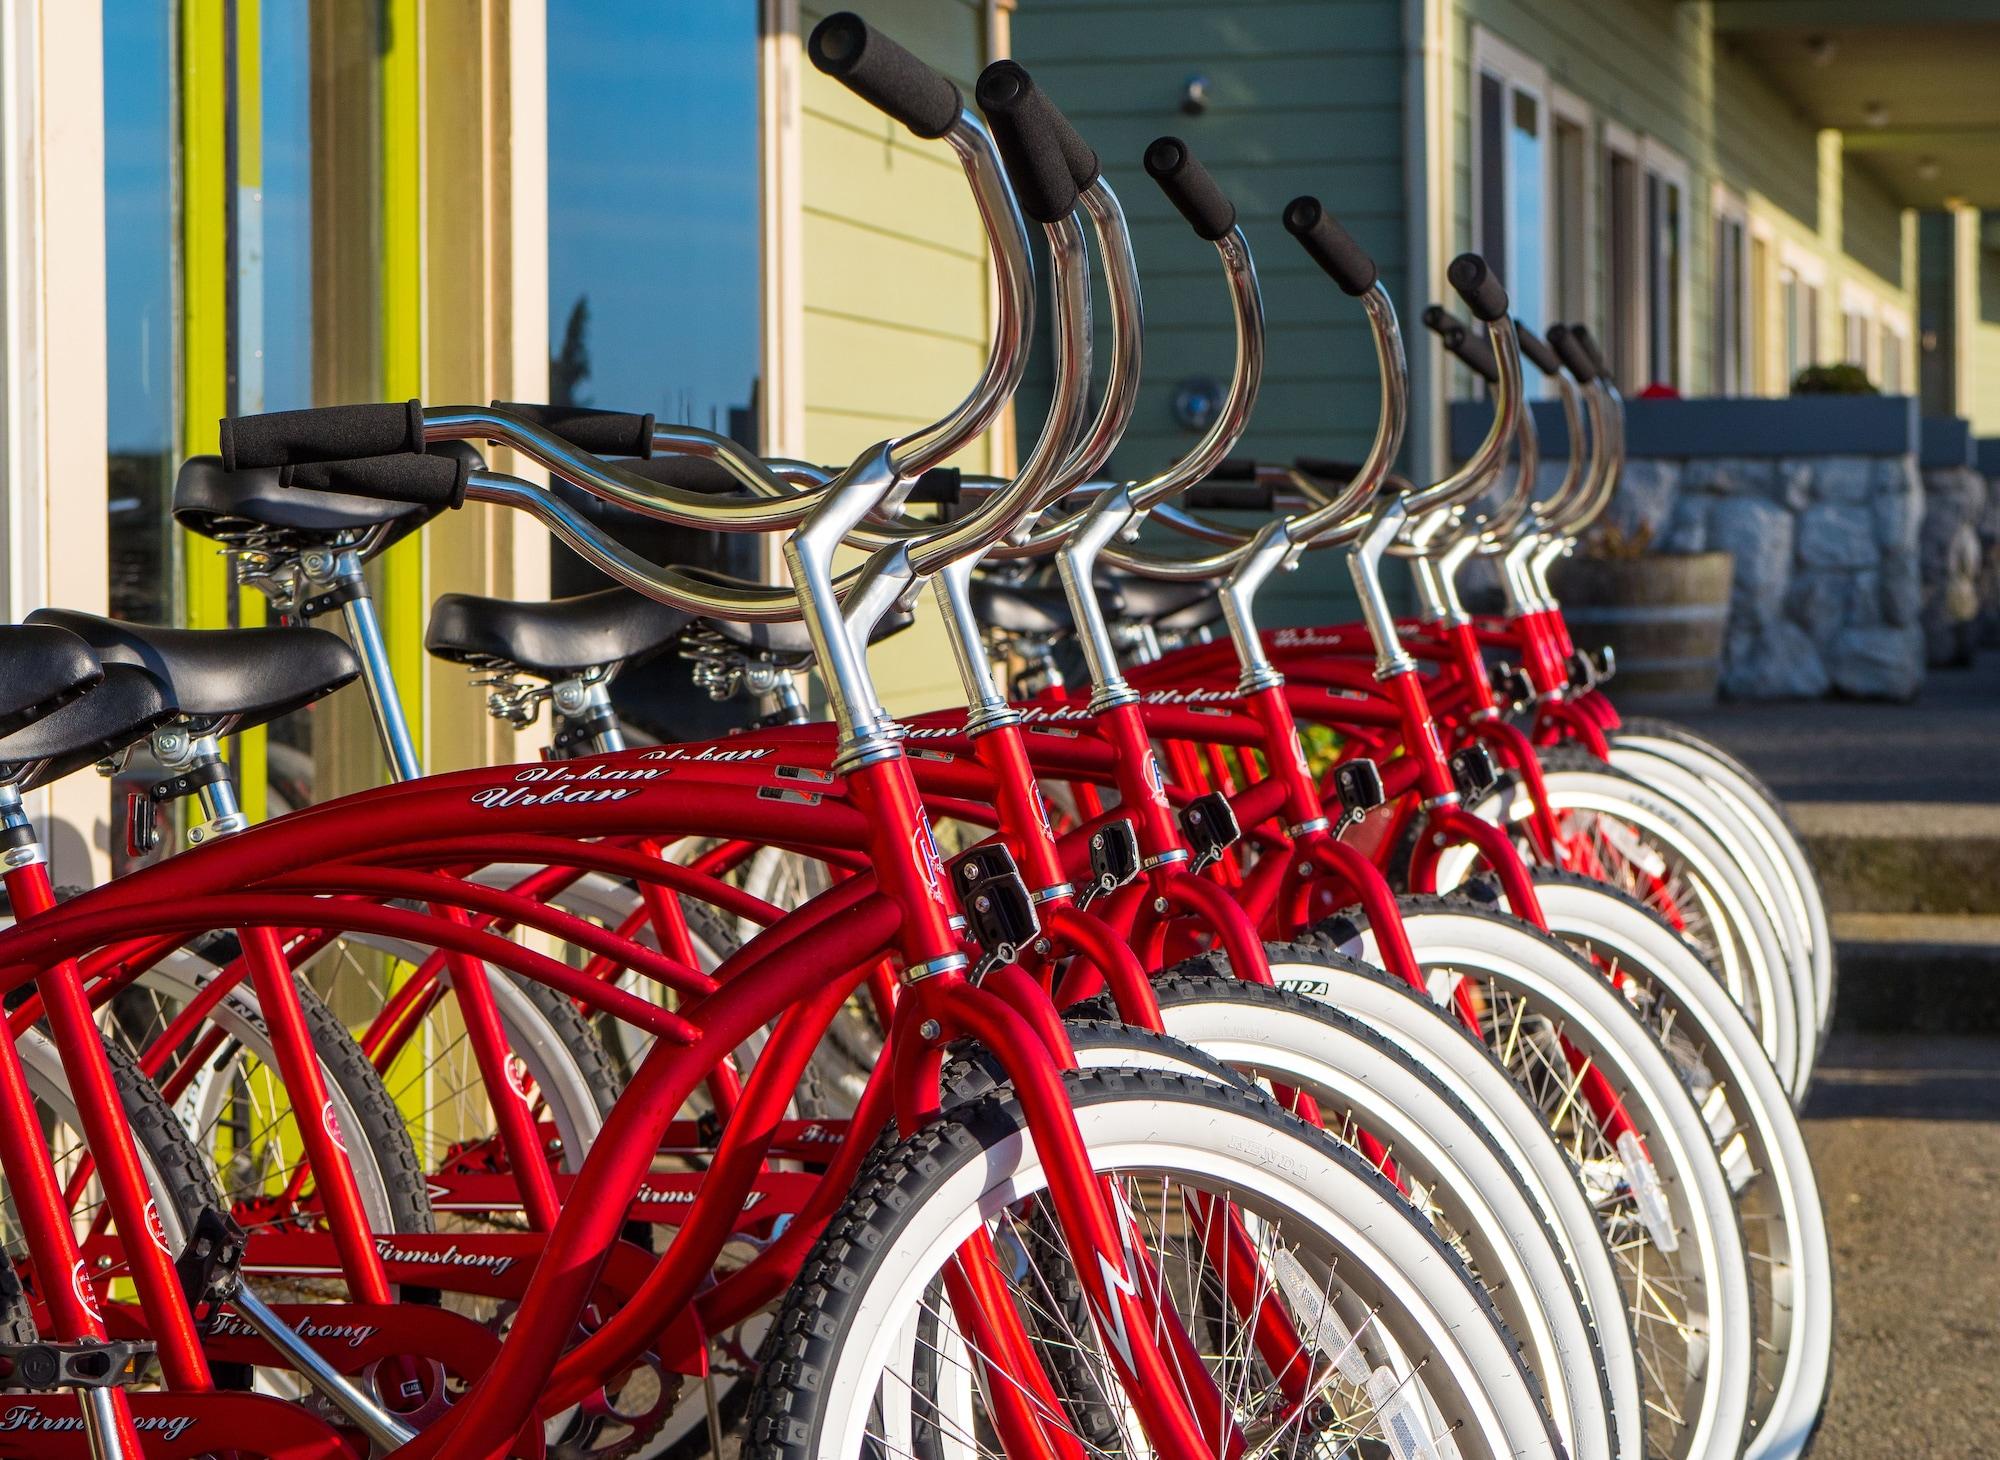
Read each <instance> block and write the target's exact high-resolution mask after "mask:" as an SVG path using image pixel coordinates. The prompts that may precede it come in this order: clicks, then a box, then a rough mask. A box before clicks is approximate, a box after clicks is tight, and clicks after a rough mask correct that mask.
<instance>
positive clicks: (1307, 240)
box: [1285, 197, 1377, 299]
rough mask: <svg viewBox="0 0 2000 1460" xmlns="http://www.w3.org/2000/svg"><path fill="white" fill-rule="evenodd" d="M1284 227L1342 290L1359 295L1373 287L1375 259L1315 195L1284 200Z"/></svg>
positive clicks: (1358, 296)
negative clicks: (1285, 202) (1289, 200)
mask: <svg viewBox="0 0 2000 1460" xmlns="http://www.w3.org/2000/svg"><path fill="white" fill-rule="evenodd" d="M1285 231H1286V232H1287V233H1289V234H1291V235H1292V237H1294V238H1296V239H1297V240H1298V241H1299V243H1300V245H1301V246H1302V247H1304V249H1305V251H1306V252H1307V253H1309V254H1311V255H1312V259H1313V262H1314V263H1316V264H1318V265H1319V266H1320V267H1321V268H1322V269H1324V270H1325V271H1326V275H1327V277H1328V278H1329V279H1332V280H1333V282H1334V283H1336V284H1338V285H1339V286H1340V290H1341V292H1342V293H1343V294H1346V295H1348V296H1350V297H1351V298H1355V299H1359V298H1360V297H1361V296H1362V295H1363V294H1366V293H1367V292H1368V291H1369V290H1370V289H1373V288H1374V287H1375V279H1376V277H1377V275H1376V268H1375V260H1374V259H1372V258H1370V257H1369V255H1368V251H1367V250H1366V249H1364V248H1362V246H1361V245H1360V244H1358V243H1356V242H1355V241H1354V238H1353V235H1351V234H1350V233H1348V231H1347V230H1346V229H1345V228H1343V227H1341V226H1340V223H1339V221H1338V220H1337V219H1336V218H1335V217H1334V216H1333V214H1331V213H1329V212H1327V211H1326V209H1325V208H1323V207H1321V206H1320V201H1319V199H1318V198H1313V197H1299V198H1294V199H1292V201H1291V202H1290V203H1288V204H1286V205H1285Z"/></svg>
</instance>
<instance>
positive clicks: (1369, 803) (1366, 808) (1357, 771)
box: [1333, 755, 1389, 821]
mask: <svg viewBox="0 0 2000 1460" xmlns="http://www.w3.org/2000/svg"><path fill="white" fill-rule="evenodd" d="M1333 789H1334V794H1336V795H1337V796H1339V797H1340V806H1341V809H1342V810H1343V811H1344V812H1346V813H1347V818H1348V819H1350V820H1354V821H1359V820H1360V819H1361V818H1362V817H1364V816H1366V815H1367V814H1368V813H1369V812H1371V811H1373V810H1374V809H1375V808H1376V807H1377V806H1380V805H1381V804H1382V803H1383V802H1384V801H1386V800H1388V799H1389V793H1388V791H1387V789H1386V788H1385V787H1384V786H1383V785H1382V767H1380V766H1379V765H1377V764H1375V762H1374V761H1373V760H1371V759H1370V758H1369V757H1367V756H1365V755H1364V756H1362V757H1360V758H1359V759H1358V760H1348V761H1342V762H1341V763H1340V764H1339V765H1337V766H1335V767H1334V768H1333Z"/></svg>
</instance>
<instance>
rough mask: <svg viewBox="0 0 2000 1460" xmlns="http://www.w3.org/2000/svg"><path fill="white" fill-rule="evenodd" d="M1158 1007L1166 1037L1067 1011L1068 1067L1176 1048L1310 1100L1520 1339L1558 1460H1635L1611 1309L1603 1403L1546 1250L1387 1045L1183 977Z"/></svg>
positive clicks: (1634, 1433) (1490, 1165)
mask: <svg viewBox="0 0 2000 1460" xmlns="http://www.w3.org/2000/svg"><path fill="white" fill-rule="evenodd" d="M1158 994H1159V1000H1160V1012H1161V1016H1162V1019H1163V1022H1164V1025H1165V1029H1166V1033H1167V1034H1168V1035H1169V1036H1171V1037H1170V1038H1167V1039H1162V1038H1161V1037H1160V1036H1159V1035H1155V1034H1149V1033H1147V1032H1145V1031H1143V1030H1136V1029H1129V1028H1127V1027H1126V1026H1124V1025H1121V1024H1116V1023H1107V1022H1098V1021H1099V1019H1100V1018H1103V1017H1108V1018H1114V1019H1115V1017H1116V1016H1115V1011H1114V1010H1112V1009H1111V1008H1110V1007H1109V1001H1108V1000H1093V1001H1091V1003H1090V1004H1089V1005H1086V1006H1083V1007H1082V1008H1079V1009H1077V1010H1073V1011H1071V1014H1072V1016H1073V1017H1072V1019H1071V1023H1070V1044H1071V1047H1072V1048H1074V1049H1075V1051H1076V1056H1077V1063H1078V1065H1079V1067H1081V1068H1084V1069H1091V1068H1096V1067H1098V1066H1100V1065H1107V1064H1109V1065H1113V1066H1117V1067H1121V1068H1130V1067H1132V1066H1133V1065H1134V1064H1137V1065H1141V1066H1143V1067H1147V1068H1158V1067H1162V1065H1161V1064H1160V1063H1159V1062H1161V1061H1164V1060H1167V1059H1171V1058H1173V1057H1174V1056H1175V1055H1176V1053H1177V1052H1178V1051H1179V1049H1180V1047H1181V1045H1182V1044H1183V1043H1185V1044H1186V1045H1188V1046H1192V1047H1193V1048H1194V1049H1195V1050H1198V1051H1199V1052H1200V1053H1201V1054H1203V1055H1207V1056H1209V1057H1211V1059H1213V1060H1216V1061H1220V1062H1221V1065H1222V1066H1223V1067H1226V1068H1228V1069H1230V1070H1232V1071H1234V1072H1235V1073H1236V1074H1237V1075H1239V1076H1241V1077H1243V1078H1246V1079H1249V1080H1251V1081H1253V1082H1254V1083H1256V1084H1257V1085H1258V1086H1259V1087H1260V1088H1263V1089H1264V1090H1265V1091H1266V1093H1269V1094H1272V1095H1274V1097H1275V1098H1277V1099H1278V1101H1279V1103H1280V1104H1281V1105H1282V1104H1287V1103H1288V1102H1287V1096H1286V1095H1285V1094H1283V1093H1280V1092H1291V1095H1290V1100H1291V1101H1292V1102H1296V1100H1297V1097H1298V1096H1299V1095H1304V1096H1307V1097H1310V1099H1311V1100H1312V1101H1313V1102H1314V1105H1315V1107H1316V1110H1317V1114H1318V1118H1319V1124H1320V1126H1321V1129H1323V1130H1325V1131H1326V1133H1327V1134H1329V1135H1331V1136H1333V1137H1334V1138H1335V1139H1337V1140H1339V1141H1340V1142H1341V1143H1342V1144H1343V1145H1346V1146H1349V1147H1352V1148H1355V1149H1356V1150H1359V1151H1360V1152H1361V1154H1362V1155H1363V1156H1364V1157H1366V1156H1368V1155H1369V1152H1368V1151H1367V1150H1366V1149H1363V1148H1362V1146H1361V1144H1360V1142H1361V1140H1362V1138H1363V1136H1364V1134H1365V1135H1366V1137H1368V1138H1370V1139H1372V1141H1373V1142H1374V1143H1375V1148H1376V1150H1377V1151H1378V1152H1380V1153H1382V1154H1381V1155H1380V1157H1379V1159H1378V1160H1377V1161H1376V1164H1377V1166H1378V1169H1383V1170H1384V1174H1385V1175H1388V1176H1390V1177H1391V1179H1392V1180H1393V1181H1394V1182H1395V1184H1396V1186H1397V1187H1398V1189H1399V1190H1401V1191H1402V1192H1403V1193H1404V1195H1405V1197H1406V1198H1407V1199H1408V1200H1409V1202H1410V1205H1411V1206H1412V1208H1413V1209H1415V1210H1416V1211H1417V1212H1418V1214H1419V1215H1421V1216H1422V1217H1423V1219H1424V1220H1425V1221H1426V1222H1428V1223H1429V1224H1430V1225H1431V1227H1432V1228H1433V1229H1434V1230H1435V1231H1437V1232H1438V1234H1439V1235H1440V1236H1442V1237H1443V1238H1444V1239H1445V1241H1446V1242H1447V1243H1449V1244H1450V1246H1451V1247H1452V1249H1453V1251H1455V1252H1456V1253H1457V1254H1458V1255H1459V1256H1460V1257H1461V1258H1462V1259H1464V1261H1465V1262H1466V1265H1467V1267H1468V1268H1469V1269H1470V1270H1471V1271H1472V1273H1473V1274H1474V1276H1475V1277H1476V1278H1477V1279H1478V1281H1479V1284H1480V1286H1481V1287H1483V1288H1484V1289H1485V1290H1486V1293H1487V1296H1488V1298H1489V1299H1490V1300H1491V1301H1492V1303H1493V1306H1494V1308H1495V1310H1496V1311H1497V1312H1498V1313H1499V1314H1500V1317H1501V1320H1502V1321H1503V1322H1505V1323H1506V1325H1507V1327H1508V1330H1509V1331H1510V1332H1512V1333H1513V1334H1515V1335H1516V1336H1517V1337H1519V1338H1520V1339H1521V1341H1522V1343H1523V1345H1524V1347H1525V1350H1526V1355H1527V1359H1528V1365H1529V1368H1530V1369H1531V1370H1532V1371H1533V1373H1534V1374H1535V1377H1536V1378H1537V1379H1539V1380H1540V1381H1541V1385H1542V1390H1543V1393H1544V1394H1545V1395H1546V1396H1547V1398H1548V1402H1549V1407H1550V1410H1551V1412H1552V1413H1553V1414H1554V1415H1555V1418H1556V1427H1557V1429H1558V1430H1559V1431H1560V1432H1561V1434H1562V1437H1563V1440H1564V1442H1565V1444H1566V1445H1567V1447H1568V1450H1569V1453H1570V1455H1571V1456H1572V1457H1573V1460H1582V1457H1585V1456H1592V1455H1604V1456H1610V1455H1619V1454H1631V1453H1636V1452H1637V1448H1638V1440H1639V1414H1640V1406H1641V1394H1640V1389H1639V1384H1638V1369H1637V1365H1636V1362H1634V1361H1633V1356H1632V1353H1631V1333H1630V1330H1629V1328H1628V1327H1627V1326H1626V1324H1625V1323H1624V1322H1623V1317H1622V1311H1623V1310H1622V1304H1621V1305H1620V1306H1618V1307H1614V1308H1613V1309H1612V1314H1613V1318H1614V1320H1615V1321H1614V1322H1613V1323H1612V1324H1611V1325H1610V1327H1609V1330H1608V1336H1609V1339H1610V1341H1611V1343H1612V1344H1613V1345H1614V1346H1615V1345H1620V1344H1622V1347H1623V1349H1624V1352H1623V1354H1622V1356H1621V1360H1620V1363H1619V1365H1618V1367H1619V1371H1620V1372H1621V1374H1622V1375H1624V1376H1625V1378H1626V1380H1627V1385H1626V1388H1625V1389H1624V1390H1623V1391H1622V1392H1620V1393H1618V1394H1617V1395H1615V1396H1614V1392H1613V1389H1612V1386H1611V1379H1610V1365H1609V1363H1608V1362H1607V1360H1606V1358H1605V1354H1604V1347H1605V1345H1604V1343H1603V1342H1601V1341H1600V1335H1599V1330H1598V1326H1597V1324H1596V1322H1595V1321H1594V1319H1593V1317H1592V1315H1591V1312H1590V1310H1589V1308H1588V1305H1587V1304H1586V1302H1585V1300H1584V1297H1583V1294H1582V1290H1581V1287H1580V1285H1579V1283H1578V1281H1577V1278H1576V1275H1575V1273H1574V1271H1573V1270H1572V1269H1571V1267H1570V1264H1569V1260H1568V1257H1567V1256H1566V1255H1565V1253H1564V1251H1563V1248H1562V1244H1561V1242H1560V1240H1559V1239H1558V1238H1557V1236H1556V1234H1555V1232H1554V1230H1553V1229H1552V1228H1551V1226H1550V1225H1549V1222H1548V1219H1547V1217H1546V1216H1545V1215H1544V1214H1543V1212H1542V1211H1541V1209H1540V1208H1539V1207H1538V1206H1537V1205H1536V1203H1535V1200H1534V1197H1533V1194H1532V1192H1531V1191H1530V1190H1529V1188H1528V1186H1527V1184H1526V1183H1525V1182H1523V1181H1522V1180H1521V1179H1520V1177H1519V1176H1517V1175H1516V1174H1515V1173H1514V1171H1513V1170H1512V1168H1511V1167H1510V1166H1509V1164H1508V1161H1507V1158H1506V1156H1505V1154H1504V1153H1503V1152H1502V1151H1501V1149H1500V1147H1499V1146H1498V1144H1497V1143H1496V1142H1494V1141H1493V1140H1492V1139H1491V1138H1489V1137H1488V1136H1487V1135H1486V1134H1485V1132H1484V1130H1483V1129H1482V1122H1481V1119H1480V1117H1479V1116H1478V1115H1476V1114H1475V1113H1474V1112H1473V1111H1472V1110H1470V1109H1469V1108H1467V1107H1466V1106H1465V1105H1463V1104H1462V1103H1460V1102H1459V1101H1458V1100H1457V1099H1456V1098H1454V1097H1453V1096H1452V1094H1451V1092H1450V1091H1449V1090H1448V1089H1446V1088H1445V1086H1444V1084H1443V1082H1441V1081H1440V1080H1438V1079H1437V1078H1436V1077H1434V1076H1432V1075H1431V1074H1430V1073H1429V1072H1428V1071H1426V1070H1425V1069H1424V1068H1423V1067H1422V1066H1421V1065H1420V1064H1418V1063H1417V1061H1416V1060H1415V1059H1414V1058H1412V1057H1411V1056H1410V1055H1408V1054H1407V1053H1405V1052H1404V1051H1403V1050H1401V1049H1400V1048H1398V1047H1397V1046H1396V1045H1395V1044H1393V1043H1392V1042H1391V1041H1389V1040H1388V1039H1386V1038H1384V1037H1383V1036H1381V1035H1379V1034H1377V1033H1375V1032H1374V1031H1373V1030H1371V1029H1369V1028H1368V1027H1367V1026H1366V1025H1365V1024H1363V1023H1361V1022H1360V1021H1359V1020H1357V1019H1352V1018H1350V1017H1348V1016H1347V1015H1345V1014H1342V1013H1339V1012H1338V1011H1336V1010H1334V1009H1332V1008H1329V1007H1328V1006H1327V1005H1325V1004H1323V1003H1319V1002H1318V1001H1316V1000H1313V999H1310V998H1307V997H1305V996H1303V995H1301V994H1296V993H1291V992H1289V991H1287V990H1283V989H1276V988H1271V987H1268V986H1266V985H1263V984H1252V983H1246V982H1244V981H1243V980H1241V979H1235V978H1229V977H1227V976H1223V977H1208V978H1197V977H1190V976H1185V975H1181V976H1170V977H1167V978H1164V979H1162V980H1161V981H1160V983H1159V985H1158ZM1075 1016H1082V1018H1083V1020H1087V1021H1089V1022H1081V1021H1080V1020H1079V1019H1078V1018H1077V1017H1075ZM1182 1058H1183V1059H1184V1056H1182ZM1164 1067H1167V1068H1173V1067H1175V1066H1173V1065H1171V1064H1166V1065H1165V1066H1164ZM1180 1067H1182V1068H1187V1069H1189V1071H1190V1072H1191V1073H1206V1071H1205V1070H1203V1069H1201V1068H1200V1067H1198V1066H1189V1065H1186V1064H1183V1065H1182V1066H1180ZM1289 1108H1297V1107H1296V1103H1293V1104H1292V1105H1290V1107H1289ZM1621 1413H1622V1414H1623V1416H1624V1421H1625V1424H1626V1426H1627V1430H1626V1432H1625V1433H1624V1434H1623V1435H1622V1436H1621V1435H1620V1433H1619V1432H1618V1429H1617V1425H1618V1421H1619V1417H1620V1414H1621Z"/></svg>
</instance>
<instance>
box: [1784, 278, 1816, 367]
mask: <svg viewBox="0 0 2000 1460" xmlns="http://www.w3.org/2000/svg"><path fill="white" fill-rule="evenodd" d="M1819 277H1820V276H1819V274H1818V272H1817V270H1816V269H1815V268H1814V267H1813V266H1812V265H1811V264H1810V263H1809V262H1807V261H1806V260H1805V259H1804V258H1802V257H1799V256H1792V257H1788V258H1786V259H1785V260H1784V261H1783V262H1782V263H1780V264H1779V266H1778V293H1779V296H1780V299H1781V300H1782V304H1783V310H1784V346H1785V389H1786V390H1787V391H1789V390H1790V389H1791V388H1792V384H1793V382H1795V381H1796V380H1797V379H1798V378H1799V372H1800V371H1801V370H1804V369H1805V368H1806V367H1807V366H1808V365H1811V364H1813V363H1815V362H1816V361H1817V360H1818V359H1819Z"/></svg>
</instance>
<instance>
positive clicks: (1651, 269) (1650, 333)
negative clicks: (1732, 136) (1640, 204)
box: [1646, 163, 1687, 389]
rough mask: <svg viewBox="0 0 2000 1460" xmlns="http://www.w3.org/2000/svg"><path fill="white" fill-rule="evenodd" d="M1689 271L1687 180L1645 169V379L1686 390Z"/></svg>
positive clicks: (1649, 165)
mask: <svg viewBox="0 0 2000 1460" xmlns="http://www.w3.org/2000/svg"><path fill="white" fill-rule="evenodd" d="M1686 270H1687V184H1686V179H1685V176H1684V175H1683V176H1680V177H1676V176H1674V175H1673V174H1671V173H1669V172H1666V171H1664V170H1662V169H1661V168H1659V167H1657V166H1655V165H1653V164H1651V163H1649V164H1648V165H1647V168H1646V380H1647V382H1648V383H1649V384H1658V385H1669V386H1673V387H1674V388H1675V389H1681V388H1683V387H1684V386H1685V385H1686V384H1687V382H1686V381H1685V379H1683V375H1682V370H1681V355H1682V344H1683V339H1684V337H1683V334H1682V322H1681V305H1682V297H1683V285H1684V276H1685V273H1686Z"/></svg>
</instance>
